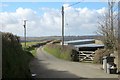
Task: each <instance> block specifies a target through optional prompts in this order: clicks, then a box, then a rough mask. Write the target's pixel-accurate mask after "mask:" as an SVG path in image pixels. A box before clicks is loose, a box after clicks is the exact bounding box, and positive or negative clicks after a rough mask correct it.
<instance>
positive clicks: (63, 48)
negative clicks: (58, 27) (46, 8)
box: [62, 6, 64, 49]
mask: <svg viewBox="0 0 120 80" xmlns="http://www.w3.org/2000/svg"><path fill="white" fill-rule="evenodd" d="M62 48H63V49H64V6H62Z"/></svg>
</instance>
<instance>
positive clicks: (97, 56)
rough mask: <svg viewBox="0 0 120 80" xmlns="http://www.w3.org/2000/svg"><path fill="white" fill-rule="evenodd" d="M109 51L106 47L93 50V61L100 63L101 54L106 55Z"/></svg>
mask: <svg viewBox="0 0 120 80" xmlns="http://www.w3.org/2000/svg"><path fill="white" fill-rule="evenodd" d="M110 53H111V51H110V50H108V49H99V50H96V51H95V55H94V60H93V63H102V60H103V56H108V55H109V54H110Z"/></svg>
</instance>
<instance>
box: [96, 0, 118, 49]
mask: <svg viewBox="0 0 120 80" xmlns="http://www.w3.org/2000/svg"><path fill="white" fill-rule="evenodd" d="M114 7H115V2H114V1H113V0H112V1H109V0H108V10H107V11H106V12H105V14H104V15H103V17H102V18H99V19H102V20H101V21H99V22H98V25H99V28H98V32H97V33H98V34H100V35H102V36H103V39H102V41H103V43H104V45H105V48H107V49H110V50H117V30H118V29H117V27H116V24H117V23H116V22H117V17H116V16H117V14H116V13H115V11H114Z"/></svg>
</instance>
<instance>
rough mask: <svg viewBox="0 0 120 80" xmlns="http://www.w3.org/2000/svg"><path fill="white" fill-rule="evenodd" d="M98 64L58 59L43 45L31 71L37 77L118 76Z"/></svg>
mask: <svg viewBox="0 0 120 80" xmlns="http://www.w3.org/2000/svg"><path fill="white" fill-rule="evenodd" d="M101 67H102V66H101V65H98V64H90V63H79V62H71V61H65V60H61V59H58V58H56V57H54V56H52V55H50V54H48V53H46V52H45V51H44V50H43V48H42V47H40V48H38V49H37V55H36V58H35V59H34V60H33V61H32V62H31V64H30V68H31V72H32V73H35V74H37V75H36V77H37V78H82V79H87V78H117V77H118V75H115V74H107V73H105V72H104V71H103V70H101V69H100V68H101Z"/></svg>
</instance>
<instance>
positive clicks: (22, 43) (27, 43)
mask: <svg viewBox="0 0 120 80" xmlns="http://www.w3.org/2000/svg"><path fill="white" fill-rule="evenodd" d="M37 43H40V42H26V47H28V46H31V45H34V44H37ZM21 45H22V47H24V46H25V43H24V42H21Z"/></svg>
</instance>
